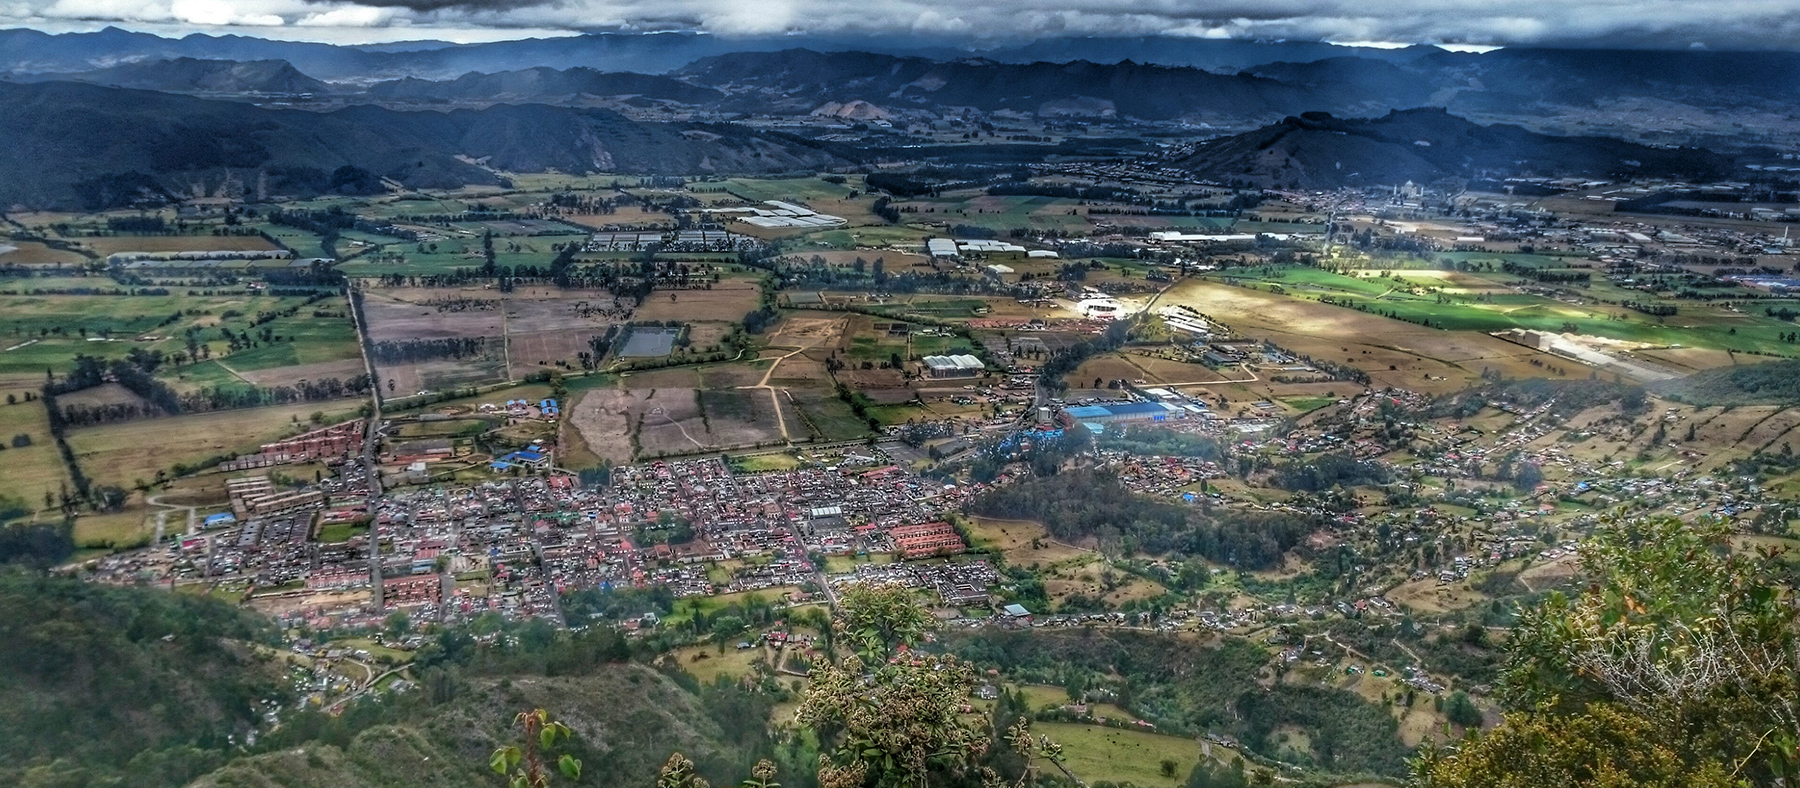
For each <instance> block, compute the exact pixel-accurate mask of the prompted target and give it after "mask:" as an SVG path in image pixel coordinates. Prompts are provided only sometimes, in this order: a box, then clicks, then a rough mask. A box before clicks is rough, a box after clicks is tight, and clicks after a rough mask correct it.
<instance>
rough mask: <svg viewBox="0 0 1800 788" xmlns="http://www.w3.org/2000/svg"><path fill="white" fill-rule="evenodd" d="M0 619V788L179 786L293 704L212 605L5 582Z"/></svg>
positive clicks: (242, 625) (236, 626)
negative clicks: (278, 704) (275, 710)
mask: <svg viewBox="0 0 1800 788" xmlns="http://www.w3.org/2000/svg"><path fill="white" fill-rule="evenodd" d="M0 610H3V611H5V614H4V615H0V665H5V668H4V669H3V670H0V784H5V785H16V786H113V785H118V786H126V785H129V786H162V785H179V784H181V783H183V782H186V781H187V780H188V779H190V778H192V777H194V776H195V775H198V774H200V773H203V772H205V771H207V770H209V769H212V768H215V767H217V766H218V765H219V764H221V763H223V762H224V760H225V751H226V748H227V746H228V745H229V743H230V741H231V739H232V737H234V736H235V737H242V736H243V735H244V733H246V732H247V731H249V730H250V729H251V727H252V726H253V725H254V724H256V722H257V721H258V718H259V717H260V716H261V714H262V712H263V711H264V710H265V707H264V706H262V705H261V702H262V701H265V700H267V701H284V700H286V699H287V694H288V693H287V690H286V686H285V684H284V683H283V681H282V675H281V672H280V671H279V670H278V669H276V668H275V666H274V665H273V664H272V663H271V662H269V661H268V660H266V659H263V658H260V657H258V656H256V654H255V653H254V647H253V645H252V644H254V643H256V642H258V641H261V640H265V639H267V638H269V637H270V636H271V635H272V634H273V633H272V630H271V628H270V627H269V625H268V623H267V622H266V621H265V620H262V619H260V618H258V617H256V616H254V615H252V614H249V613H246V612H241V611H239V610H237V609H234V608H232V607H229V606H227V605H225V604H223V603H220V602H216V601H213V600H210V599H206V598H201V597H193V596H185V595H179V594H171V593H167V592H163V591H147V590H137V589H120V588H111V587H107V586H99V585H92V584H87V583H82V582H79V581H76V580H70V579H64V578H59V577H46V576H42V575H37V574H32V573H27V572H25V571H21V570H4V571H0Z"/></svg>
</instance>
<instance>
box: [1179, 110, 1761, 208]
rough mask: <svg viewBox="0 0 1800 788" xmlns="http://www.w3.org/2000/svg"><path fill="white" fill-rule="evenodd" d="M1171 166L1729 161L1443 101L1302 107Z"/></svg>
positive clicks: (1403, 168)
mask: <svg viewBox="0 0 1800 788" xmlns="http://www.w3.org/2000/svg"><path fill="white" fill-rule="evenodd" d="M1171 165H1172V166H1175V167H1178V168H1180V169H1184V170H1187V171H1188V172H1191V173H1193V174H1194V175H1195V176H1196V177H1199V178H1202V179H1205V180H1210V181H1215V182H1219V183H1233V184H1243V185H1253V186H1262V187H1273V188H1288V189H1333V188H1339V187H1343V186H1369V185H1389V184H1400V183H1402V182H1405V181H1409V180H1410V181H1414V182H1417V183H1426V182H1429V181H1433V180H1436V179H1439V178H1464V179H1472V178H1484V177H1511V176H1520V175H1544V176H1573V175H1581V176H1600V177H1623V176H1626V175H1638V176H1650V177H1679V178H1695V179H1711V178H1718V177H1722V176H1723V175H1725V174H1727V173H1728V172H1729V171H1730V166H1731V160H1730V159H1729V158H1727V157H1725V156H1721V155H1719V154H1716V153H1713V152H1710V151H1705V150H1698V149H1693V148H1682V149H1671V148H1657V147H1651V146H1648V145H1638V144H1636V143H1631V142H1625V141H1623V140H1617V139H1611V138H1606V137H1558V136H1551V135H1546V134H1537V133H1534V132H1531V131H1527V130H1525V129H1522V128H1519V127H1517V126H1509V125H1503V124H1496V125H1491V126H1483V125H1480V124H1477V123H1473V122H1470V121H1468V120H1465V119H1463V118H1460V117H1457V116H1455V115H1451V114H1449V113H1448V112H1447V111H1445V110H1442V109H1414V110H1398V111H1394V112H1390V113H1388V114H1387V115H1386V116H1383V117H1380V118H1375V119H1358V118H1337V117H1333V116H1331V115H1330V114H1327V113H1322V112H1308V113H1305V114H1303V115H1300V116H1297V117H1289V118H1287V119H1285V120H1283V121H1282V122H1280V123H1277V124H1274V125H1271V126H1266V127H1264V128H1260V129H1257V130H1255V131H1251V132H1247V133H1244V134H1237V135H1233V136H1229V137H1222V138H1219V139H1216V140H1210V141H1208V142H1204V143H1201V144H1200V145H1199V146H1197V147H1196V148H1195V149H1194V150H1193V151H1192V152H1191V153H1188V154H1186V155H1185V156H1181V157H1179V158H1176V159H1175V160H1173V161H1172V162H1171Z"/></svg>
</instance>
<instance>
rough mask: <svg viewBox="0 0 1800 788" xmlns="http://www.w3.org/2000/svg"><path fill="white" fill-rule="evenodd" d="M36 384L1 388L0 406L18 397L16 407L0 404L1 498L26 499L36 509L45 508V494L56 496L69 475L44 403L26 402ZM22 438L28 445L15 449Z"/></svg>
mask: <svg viewBox="0 0 1800 788" xmlns="http://www.w3.org/2000/svg"><path fill="white" fill-rule="evenodd" d="M36 390H37V389H36V386H35V383H34V384H32V385H0V403H4V402H5V401H6V395H8V394H10V395H12V396H13V397H14V400H15V403H14V404H12V405H6V404H0V446H4V447H5V450H4V451H0V495H7V496H14V497H18V498H22V499H24V501H25V504H26V505H27V506H30V507H32V508H33V509H36V508H38V507H40V506H43V505H44V493H46V492H48V493H52V494H54V493H55V492H57V491H58V490H59V489H61V486H62V484H63V483H64V482H66V481H67V480H68V474H67V473H66V471H65V470H64V468H63V462H62V456H61V455H59V454H58V453H57V451H56V442H55V441H54V440H53V439H52V438H51V437H50V419H49V415H48V414H47V413H46V412H45V410H44V403H43V402H42V401H38V400H33V401H31V402H26V401H24V400H25V392H27V391H32V392H35V391H36ZM20 435H23V436H25V437H26V438H28V439H29V440H30V441H31V443H30V445H28V446H15V445H13V441H14V440H15V439H16V438H17V437H18V436H20Z"/></svg>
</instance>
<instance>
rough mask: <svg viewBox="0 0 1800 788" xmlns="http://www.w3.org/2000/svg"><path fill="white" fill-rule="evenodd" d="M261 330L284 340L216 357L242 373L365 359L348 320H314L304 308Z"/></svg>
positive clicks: (330, 303)
mask: <svg viewBox="0 0 1800 788" xmlns="http://www.w3.org/2000/svg"><path fill="white" fill-rule="evenodd" d="M335 305H340V302H337V301H321V302H319V304H317V305H316V306H319V307H326V308H328V309H330V307H332V306H335ZM345 309H347V307H346V308H345ZM331 311H337V310H331ZM261 328H270V329H273V330H274V333H275V336H278V337H281V340H280V341H278V342H271V343H266V344H263V345H260V346H258V347H253V348H249V349H247V350H240V351H238V352H236V353H232V354H230V355H228V356H223V357H220V356H216V355H215V356H214V357H215V358H223V360H224V361H225V363H226V364H227V365H229V366H230V367H231V368H232V369H236V370H240V371H253V370H261V369H274V368H277V367H288V366H293V365H296V364H319V363H323V362H327V361H344V360H347V359H356V358H361V357H362V351H361V349H360V348H359V347H358V345H357V337H356V327H355V326H353V325H351V323H350V319H349V318H348V317H313V316H312V313H311V312H310V311H308V310H307V309H306V308H305V307H302V308H301V310H300V312H299V313H297V314H295V315H294V316H293V317H283V318H277V319H275V320H272V321H269V322H268V323H264V324H263V325H262V326H260V327H258V329H259V330H260V329H261ZM290 337H291V338H292V339H291V340H290V339H289V338H290Z"/></svg>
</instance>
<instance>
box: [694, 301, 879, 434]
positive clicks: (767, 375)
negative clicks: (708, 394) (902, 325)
mask: <svg viewBox="0 0 1800 788" xmlns="http://www.w3.org/2000/svg"><path fill="white" fill-rule="evenodd" d="M839 328H840V329H841V328H842V326H839ZM809 339H810V340H811V341H810V342H807V343H806V344H804V345H800V346H798V347H795V346H793V345H779V346H776V347H792V348H794V349H793V350H791V351H788V352H787V353H784V354H782V355H780V356H776V357H775V363H773V364H770V365H769V368H768V370H766V371H764V372H763V376H762V380H760V381H758V382H757V384H756V385H754V386H739V388H745V389H765V390H767V391H768V392H769V404H771V405H773V406H775V424H776V426H778V427H780V428H781V440H782V442H783V443H786V444H787V445H789V446H792V445H794V439H793V438H792V437H790V436H789V435H788V428H787V416H786V414H783V413H782V412H781V393H780V392H782V391H786V389H778V388H776V387H775V386H771V385H769V381H770V380H771V379H772V378H774V377H775V369H776V367H779V366H781V362H783V361H786V360H788V359H790V358H793V357H794V356H798V355H800V354H801V353H805V352H806V351H808V350H812V349H813V348H815V347H818V346H819V343H820V342H822V341H824V340H825V337H809ZM908 341H911V340H910V338H909V339H908ZM790 398H791V395H790ZM681 434H683V435H686V434H687V431H686V430H682V433H681ZM688 440H693V438H689V439H688Z"/></svg>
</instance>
